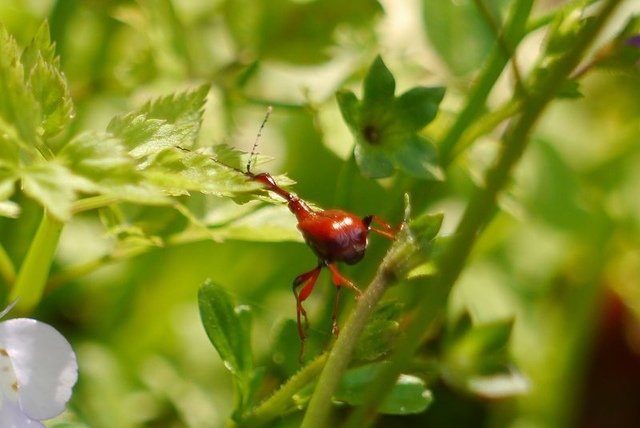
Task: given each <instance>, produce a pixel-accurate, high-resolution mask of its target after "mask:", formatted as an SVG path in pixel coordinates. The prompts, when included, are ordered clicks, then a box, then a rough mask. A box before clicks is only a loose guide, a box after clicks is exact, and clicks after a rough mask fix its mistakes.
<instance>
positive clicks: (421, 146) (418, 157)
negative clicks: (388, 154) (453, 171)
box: [394, 135, 444, 180]
mask: <svg viewBox="0 0 640 428" xmlns="http://www.w3.org/2000/svg"><path fill="white" fill-rule="evenodd" d="M394 155H395V159H396V163H397V165H398V167H399V168H400V169H402V170H403V171H404V172H406V173H407V174H408V175H411V176H412V177H416V178H424V179H430V180H444V172H443V171H442V169H441V168H440V167H439V166H438V164H437V159H438V155H437V153H436V149H435V147H433V145H432V144H431V143H430V142H428V141H427V140H425V139H424V138H421V137H419V136H417V135H415V136H413V137H411V138H408V139H407V140H405V142H404V144H402V145H401V146H399V147H398V149H397V150H396V152H395V153H394Z"/></svg>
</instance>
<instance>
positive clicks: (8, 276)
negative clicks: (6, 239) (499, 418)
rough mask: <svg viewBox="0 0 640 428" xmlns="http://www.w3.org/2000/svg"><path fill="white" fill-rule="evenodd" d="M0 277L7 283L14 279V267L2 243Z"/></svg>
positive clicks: (11, 282)
mask: <svg viewBox="0 0 640 428" xmlns="http://www.w3.org/2000/svg"><path fill="white" fill-rule="evenodd" d="M0 277H2V279H3V281H4V282H5V283H6V284H7V285H11V284H13V281H15V280H16V268H15V266H14V265H13V262H12V261H11V258H10V257H9V254H7V251H6V250H5V249H4V247H3V246H2V245H0Z"/></svg>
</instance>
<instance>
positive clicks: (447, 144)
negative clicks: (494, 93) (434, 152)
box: [439, 0, 533, 166]
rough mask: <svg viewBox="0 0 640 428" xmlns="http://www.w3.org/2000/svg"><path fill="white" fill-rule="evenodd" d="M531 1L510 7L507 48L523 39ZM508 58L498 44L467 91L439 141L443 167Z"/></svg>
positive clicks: (483, 103) (482, 103)
mask: <svg viewBox="0 0 640 428" xmlns="http://www.w3.org/2000/svg"><path fill="white" fill-rule="evenodd" d="M532 5H533V0H520V1H518V2H517V3H515V5H514V6H513V8H512V10H511V17H510V18H509V20H508V22H507V24H506V25H505V27H504V33H503V34H504V36H503V37H504V40H506V41H507V43H509V46H517V45H518V43H519V42H520V40H521V39H522V37H523V36H524V34H525V32H524V28H525V25H526V22H527V18H528V17H529V13H530V12H531V7H532ZM508 61H509V56H508V55H505V52H504V50H503V48H502V46H500V45H497V46H496V47H495V48H494V49H493V51H492V53H491V55H490V57H489V60H488V61H487V64H486V65H485V67H484V69H483V70H482V73H481V74H480V76H478V79H477V81H476V84H475V86H474V87H473V88H472V89H471V91H470V92H469V96H468V97H467V101H466V103H465V107H464V109H463V110H462V111H461V112H460V114H459V115H458V117H457V118H456V121H455V122H454V124H453V125H452V126H451V128H449V131H448V132H447V133H446V134H445V136H444V138H443V139H442V141H441V143H440V146H439V150H440V157H441V162H442V165H443V166H447V165H448V164H449V163H450V162H451V160H452V159H453V152H454V149H455V146H456V145H457V143H458V140H459V139H460V137H461V136H462V134H463V133H464V131H465V130H466V129H467V127H468V126H469V123H470V122H471V121H473V120H474V119H475V118H476V117H478V115H479V114H480V113H481V112H482V110H483V108H484V105H485V102H486V100H487V97H488V96H489V93H490V92H491V89H492V88H493V86H494V85H495V83H496V81H497V80H498V77H500V74H501V73H502V70H503V69H504V67H505V65H506V64H507V62H508Z"/></svg>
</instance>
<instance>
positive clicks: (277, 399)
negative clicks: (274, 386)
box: [239, 353, 327, 426]
mask: <svg viewBox="0 0 640 428" xmlns="http://www.w3.org/2000/svg"><path fill="white" fill-rule="evenodd" d="M326 362H327V354H326V353H324V354H322V355H320V356H318V357H317V358H315V359H314V360H313V361H311V362H310V363H309V364H307V365H306V366H304V368H302V369H301V370H300V371H299V372H297V373H296V374H294V375H293V376H291V377H290V378H289V379H288V380H287V382H286V383H285V384H283V385H282V386H281V387H280V389H278V390H277V391H276V392H274V393H273V395H271V396H270V397H269V398H267V399H266V400H265V401H263V402H262V403H260V405H258V406H257V407H256V408H255V409H253V410H252V411H251V412H249V413H248V414H247V415H246V416H243V418H242V420H241V421H240V423H239V424H240V425H241V426H245V425H246V426H260V425H262V424H264V423H266V422H268V421H270V420H273V419H275V418H276V417H278V416H280V415H282V414H284V413H285V412H286V411H287V410H288V409H290V408H291V405H292V403H293V396H294V395H295V394H296V393H298V392H299V391H300V390H301V389H302V388H303V387H305V386H306V385H307V384H308V383H310V382H312V381H313V380H315V379H316V377H317V376H318V373H320V371H321V370H322V368H323V367H324V365H325V363H326Z"/></svg>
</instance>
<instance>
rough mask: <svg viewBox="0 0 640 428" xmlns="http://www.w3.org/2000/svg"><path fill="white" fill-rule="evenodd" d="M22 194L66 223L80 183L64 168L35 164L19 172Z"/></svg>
mask: <svg viewBox="0 0 640 428" xmlns="http://www.w3.org/2000/svg"><path fill="white" fill-rule="evenodd" d="M20 175H21V178H22V187H23V189H24V192H25V193H26V194H27V195H29V196H31V197H32V198H33V199H35V200H36V201H38V202H39V203H40V204H42V205H43V206H44V207H45V208H46V209H47V210H48V211H49V212H50V213H51V214H52V215H53V216H54V217H55V218H57V219H58V220H60V221H66V220H68V219H69V218H70V217H71V206H72V204H73V201H75V199H76V192H75V189H76V188H77V187H78V186H81V185H82V183H81V182H80V181H79V180H78V178H77V177H75V176H74V175H73V174H72V173H71V172H70V171H69V170H68V169H67V168H66V167H64V166H63V165H59V164H56V163H53V162H47V163H37V164H33V165H29V166H27V167H24V168H23V169H22V170H21V171H20Z"/></svg>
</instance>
